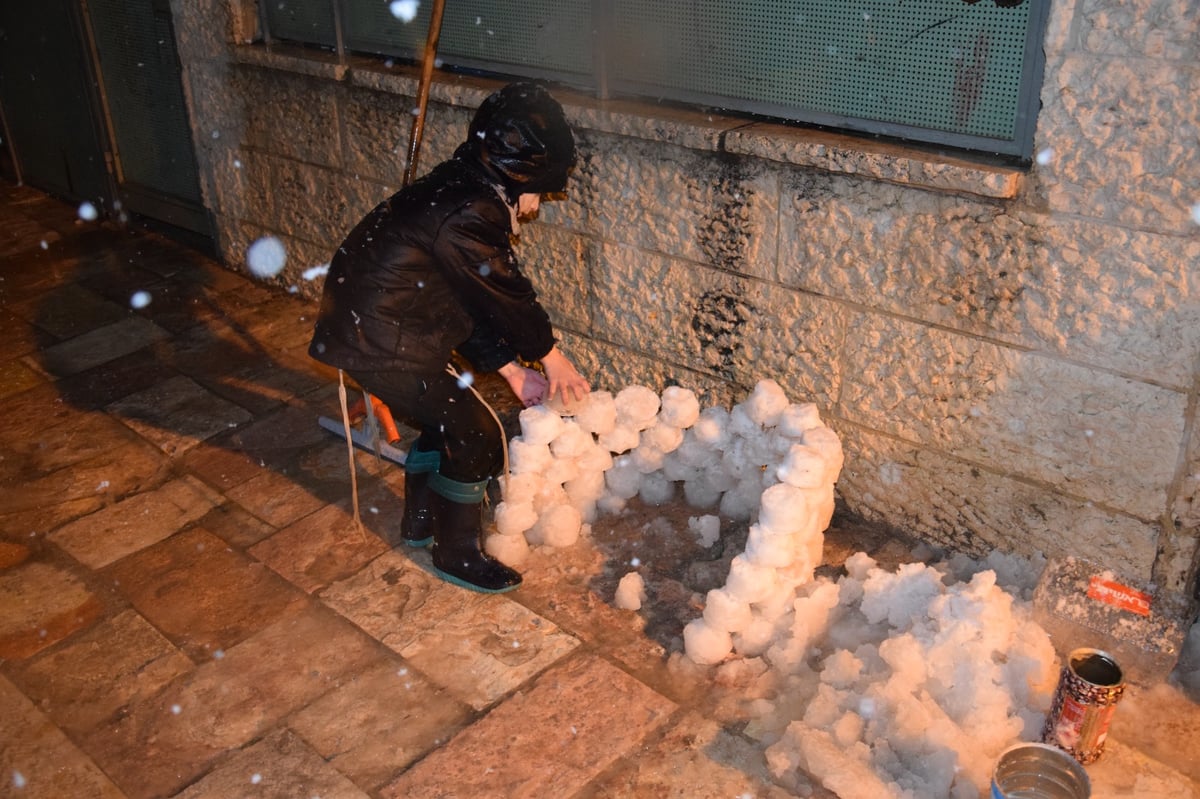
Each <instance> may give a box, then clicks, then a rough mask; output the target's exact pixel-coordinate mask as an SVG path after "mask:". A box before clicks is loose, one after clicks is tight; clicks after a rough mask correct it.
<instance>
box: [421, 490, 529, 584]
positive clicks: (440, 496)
mask: <svg viewBox="0 0 1200 799" xmlns="http://www.w3.org/2000/svg"><path fill="white" fill-rule="evenodd" d="M486 485H487V481H486V480H485V481H483V482H481V483H456V482H454V481H452V480H447V479H446V478H445V477H443V476H442V475H440V474H435V475H434V476H433V477H432V478H431V480H430V488H431V489H432V491H431V496H432V497H433V498H434V505H435V511H434V513H435V514H436V517H437V525H436V527H435V528H434V532H433V550H432V552H433V568H434V571H436V572H437V573H438V576H439V577H441V578H442V579H443V580H446V581H447V582H450V583H454V584H455V585H457V586H460V587H462V588H467V589H470V590H471V591H479V592H481V593H484V594H502V593H504V592H506V591H512V590H513V589H514V588H516V587H517V586H519V585H520V584H521V575H520V574H518V573H517V572H515V571H513V570H512V569H510V568H508V567H507V566H505V565H504V564H503V563H501V562H500V561H498V560H496V559H495V558H493V557H491V556H490V555H488V554H487V553H485V552H484V551H483V509H482V506H481V501H482V499H483V490H484V486H486ZM447 495H449V496H447Z"/></svg>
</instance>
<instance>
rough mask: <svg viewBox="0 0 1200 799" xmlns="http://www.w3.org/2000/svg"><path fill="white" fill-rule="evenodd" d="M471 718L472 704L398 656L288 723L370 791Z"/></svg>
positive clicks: (359, 677) (449, 736)
mask: <svg viewBox="0 0 1200 799" xmlns="http://www.w3.org/2000/svg"><path fill="white" fill-rule="evenodd" d="M471 720H472V714H471V708H469V707H467V706H466V705H465V704H463V703H462V702H459V701H458V700H456V699H454V698H453V697H452V696H450V694H449V693H448V692H447V691H446V690H445V689H443V688H439V687H437V686H436V685H434V684H433V683H432V682H430V681H429V680H428V679H426V678H425V677H423V676H422V675H421V674H420V673H419V672H417V671H416V670H415V669H411V668H409V667H408V666H407V665H406V664H405V663H404V662H403V661H402V660H400V659H399V658H397V659H396V660H395V661H394V662H387V663H381V664H379V665H377V666H375V667H374V668H372V669H370V670H368V671H364V672H363V673H362V674H358V675H355V676H354V677H353V678H352V679H350V680H348V681H347V682H345V683H344V684H342V685H341V686H340V687H338V688H336V689H334V690H333V691H330V692H329V693H328V694H326V695H325V696H323V697H321V698H320V699H318V700H317V701H316V702H313V703H312V704H311V705H309V706H308V707H306V708H304V709H303V710H301V711H300V712H298V713H297V714H296V715H294V716H292V717H291V718H290V719H289V720H288V726H289V727H291V728H292V729H293V730H295V731H296V732H298V733H299V734H300V735H301V736H303V737H304V740H306V741H308V742H309V743H310V744H311V745H312V746H313V748H315V749H316V750H317V751H318V752H320V753H321V755H322V756H324V757H325V758H326V759H328V760H329V762H330V763H332V764H333V765H334V766H336V767H337V769H338V771H341V772H342V773H343V774H346V775H348V776H349V777H350V778H351V779H353V780H354V782H355V783H356V784H358V785H361V786H363V787H364V788H366V789H367V790H369V791H375V790H377V789H378V788H379V787H380V786H382V785H383V784H385V783H387V782H388V781H390V780H391V779H393V778H394V777H395V776H396V774H397V773H399V772H400V771H401V770H402V769H404V768H407V767H408V766H409V765H411V764H412V763H413V762H414V761H416V760H417V759H419V758H421V757H423V756H424V755H425V754H426V753H427V752H429V751H432V750H433V749H435V748H436V747H438V746H440V745H442V744H443V743H445V742H446V741H447V740H449V739H450V738H451V737H452V736H453V735H454V734H455V733H456V732H458V731H459V730H460V729H461V728H463V727H465V726H466V725H467V724H468V723H469V722H470V721H471Z"/></svg>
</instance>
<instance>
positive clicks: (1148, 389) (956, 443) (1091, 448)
mask: <svg viewBox="0 0 1200 799" xmlns="http://www.w3.org/2000/svg"><path fill="white" fill-rule="evenodd" d="M849 330H850V334H849V340H848V342H847V350H848V351H850V352H869V353H872V360H871V368H870V369H863V370H857V371H847V372H846V379H845V382H844V384H843V387H842V392H841V397H840V403H839V407H838V413H839V415H842V416H844V417H846V418H849V419H852V420H853V421H855V422H857V423H859V424H863V425H865V426H867V427H870V428H872V429H875V430H880V431H884V432H889V433H891V434H893V435H897V436H900V437H902V438H905V439H907V440H909V441H914V442H916V441H919V442H922V444H923V445H924V446H927V447H932V448H937V449H941V450H943V451H947V452H954V453H955V454H956V455H958V456H959V457H962V458H965V459H968V460H976V461H979V462H981V463H984V464H987V465H990V466H992V467H993V468H996V469H998V470H1004V471H1009V472H1012V473H1014V474H1018V475H1024V476H1026V477H1028V478H1030V479H1034V480H1039V481H1043V482H1045V483H1047V484H1050V485H1054V486H1056V487H1058V488H1059V489H1060V490H1063V491H1066V492H1069V493H1073V494H1076V495H1082V496H1085V497H1087V498H1088V499H1090V500H1092V501H1094V502H1097V503H1103V504H1104V505H1106V506H1108V507H1112V508H1117V509H1120V510H1123V511H1125V512H1127V513H1130V514H1133V515H1135V516H1139V517H1141V518H1144V519H1151V518H1155V517H1156V516H1157V515H1158V514H1160V513H1161V512H1162V508H1163V507H1164V504H1165V501H1166V491H1165V489H1166V486H1167V485H1168V484H1169V483H1170V481H1171V479H1172V478H1173V475H1174V456H1173V453H1174V452H1176V451H1177V449H1178V446H1179V443H1178V442H1179V441H1180V439H1181V437H1182V433H1183V421H1184V418H1185V410H1186V404H1187V399H1186V395H1184V394H1182V393H1179V392H1175V391H1170V390H1167V389H1163V388H1160V387H1157V386H1153V385H1150V384H1147V383H1140V382H1135V381H1133V380H1129V379H1125V378H1120V377H1116V376H1114V375H1111V374H1109V373H1107V372H1102V371H1098V370H1091V369H1086V368H1084V367H1080V366H1076V365H1074V364H1071V363H1066V362H1062V361H1058V360H1053V359H1050V358H1045V357H1043V356H1040V355H1036V354H1033V353H1025V352H1020V351H1017V350H1013V349H1008V348H1005V347H999V346H996V345H993V344H989V343H985V342H981V341H979V340H977V339H974V338H969V337H966V336H960V335H956V334H953V333H950V332H947V331H943V330H938V329H935V328H930V327H925V326H923V325H916V324H913V323H910V322H907V321H904V320H900V319H892V318H888V317H881V316H873V315H865V314H864V315H862V316H861V317H859V318H858V319H857V321H856V322H855V323H852V324H850V325H849ZM1164 453H1171V456H1170V457H1164ZM931 477H932V476H931ZM918 479H920V478H918ZM935 479H936V478H935Z"/></svg>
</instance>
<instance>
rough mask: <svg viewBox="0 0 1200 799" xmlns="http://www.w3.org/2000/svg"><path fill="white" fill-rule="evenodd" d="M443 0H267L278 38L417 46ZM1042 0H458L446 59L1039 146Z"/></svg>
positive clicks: (626, 92)
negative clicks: (393, 1) (413, 11)
mask: <svg viewBox="0 0 1200 799" xmlns="http://www.w3.org/2000/svg"><path fill="white" fill-rule="evenodd" d="M432 5H433V4H432V3H431V2H428V0H426V2H421V3H420V4H419V6H418V13H417V16H416V17H415V18H414V19H412V20H411V21H410V22H404V21H402V20H401V19H398V18H397V17H396V16H395V15H393V14H392V12H391V10H390V6H389V3H388V1H387V0H264V2H263V6H262V8H263V22H264V27H265V29H266V31H267V32H268V40H273V39H281V40H289V41H293V42H299V43H304V44H314V45H318V46H323V47H329V48H336V49H337V50H338V51H339V52H343V51H351V52H358V53H370V54H378V55H383V56H387V57H395V58H401V59H412V60H417V59H419V58H420V56H421V54H422V53H423V51H424V44H425V33H426V31H427V29H428V24H429V14H430V8H431V6H432ZM1048 6H1049V4H1048V3H1046V2H1039V0H919V2H917V1H915V0H908V2H906V1H905V0H746V1H744V2H739V3H733V2H728V1H726V2H721V1H720V0H524V1H523V2H519V3H517V2H494V1H493V2H483V1H482V0H446V2H445V11H444V15H443V20H442V33H441V39H440V43H439V48H438V58H439V65H440V66H441V67H442V68H443V69H463V70H480V71H486V72H489V73H496V74H501V75H511V76H518V77H534V78H546V79H550V80H555V81H559V82H562V83H564V84H567V85H570V86H573V87H576V88H579V89H583V90H587V91H592V92H595V93H597V94H598V95H600V96H604V97H609V96H631V97H644V98H649V99H654V100H663V101H668V102H679V103H690V104H696V105H700V106H705V107H710V108H718V109H721V110H723V111H727V112H732V113H744V114H749V115H756V116H765V117H769V118H773V119H779V120H785V121H791V122H799V123H805V124H812V125H822V126H827V127H831V128H836V129H839V130H845V131H851V132H857V133H862V134H872V135H881V136H888V137H895V138H900V139H906V140H910V141H914V142H922V143H928V144H935V145H945V146H950V147H955V148H960V149H965V150H974V151H979V152H988V153H997V154H1001V155H1005V156H1010V157H1014V158H1017V159H1020V160H1026V161H1027V160H1028V159H1029V157H1030V155H1031V153H1032V147H1033V143H1032V140H1033V127H1034V122H1035V119H1036V113H1037V107H1038V106H1037V103H1038V96H1039V91H1040V88H1041V80H1042V62H1043V57H1042V44H1041V42H1042V36H1043V33H1044V30H1045V26H1046V16H1047V13H1048Z"/></svg>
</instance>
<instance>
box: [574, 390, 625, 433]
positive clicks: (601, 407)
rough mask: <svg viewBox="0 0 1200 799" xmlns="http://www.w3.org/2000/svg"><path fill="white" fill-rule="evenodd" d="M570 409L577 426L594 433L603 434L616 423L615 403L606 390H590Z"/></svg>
mask: <svg viewBox="0 0 1200 799" xmlns="http://www.w3.org/2000/svg"><path fill="white" fill-rule="evenodd" d="M572 410H573V412H574V418H575V421H576V422H577V423H578V424H579V426H580V427H582V428H583V429H584V430H585V431H587V432H589V433H592V434H594V435H598V436H599V435H604V434H605V433H608V432H609V431H611V430H612V429H613V428H614V427H615V426H616V424H617V405H616V402H615V401H614V399H613V395H612V394H611V393H610V392H608V391H593V392H591V393H590V394H588V395H586V396H585V397H584V398H583V400H582V401H580V402H579V403H578V404H577V405H575V406H574V407H573V409H572Z"/></svg>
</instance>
